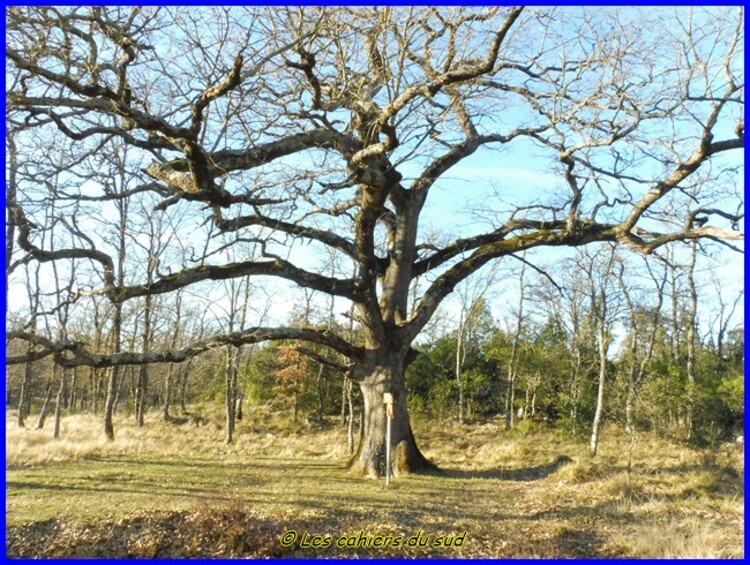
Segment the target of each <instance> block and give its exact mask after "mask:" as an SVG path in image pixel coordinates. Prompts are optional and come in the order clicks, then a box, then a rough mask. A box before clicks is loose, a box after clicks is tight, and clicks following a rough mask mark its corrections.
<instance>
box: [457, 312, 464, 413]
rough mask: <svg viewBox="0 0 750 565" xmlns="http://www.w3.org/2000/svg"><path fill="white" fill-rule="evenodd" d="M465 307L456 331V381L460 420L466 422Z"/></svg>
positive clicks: (460, 314)
mask: <svg viewBox="0 0 750 565" xmlns="http://www.w3.org/2000/svg"><path fill="white" fill-rule="evenodd" d="M463 338H464V309H463V308H461V312H460V313H459V316H458V332H457V333H456V381H457V382H458V421H459V422H460V423H461V424H463V423H464V381H463V378H462V375H461V370H462V368H463V341H464V339H463Z"/></svg>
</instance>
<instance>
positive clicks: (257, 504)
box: [6, 409, 744, 557]
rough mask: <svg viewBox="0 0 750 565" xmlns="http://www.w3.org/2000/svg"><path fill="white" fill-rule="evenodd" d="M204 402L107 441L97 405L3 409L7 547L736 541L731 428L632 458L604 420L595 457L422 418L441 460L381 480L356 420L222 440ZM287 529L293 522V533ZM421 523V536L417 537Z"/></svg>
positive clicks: (739, 480) (489, 550)
mask: <svg viewBox="0 0 750 565" xmlns="http://www.w3.org/2000/svg"><path fill="white" fill-rule="evenodd" d="M204 418H205V420H204V421H201V422H200V423H195V422H191V421H184V420H178V421H175V422H172V423H163V422H161V421H160V420H159V419H157V418H156V416H152V417H151V418H149V420H148V421H147V426H146V427H145V428H144V429H138V428H136V427H135V426H134V425H133V423H132V422H131V419H122V420H120V421H119V422H118V425H117V428H116V429H117V431H118V434H117V439H116V441H115V442H114V443H107V442H105V441H103V440H101V439H100V435H101V431H100V424H99V421H98V420H97V419H95V418H93V417H90V416H85V415H80V416H71V417H68V418H66V419H64V420H63V427H62V435H63V438H64V439H62V440H59V441H53V440H52V439H51V430H49V429H44V430H39V431H37V430H21V429H17V428H16V427H15V425H14V424H13V421H12V418H11V415H10V414H9V415H8V416H7V417H6V430H7V432H6V452H7V469H8V471H7V489H6V493H7V522H8V542H7V551H8V555H9V556H40V555H45V556H79V557H80V556H120V557H125V556H144V557H149V556H236V555H243V556H258V557H260V556H297V557H312V556H346V557H354V556H368V555H390V556H419V555H443V556H464V557H480V556H482V557H616V556H629V557H741V556H742V553H743V550H742V548H743V537H742V535H743V501H744V492H743V474H744V468H743V454H742V451H741V448H740V447H738V446H735V445H725V446H723V447H722V448H720V449H717V450H712V451H698V450H693V449H690V448H687V447H685V446H682V445H678V444H673V443H670V442H667V441H665V440H661V439H659V438H656V437H654V436H652V435H648V434H645V433H644V434H639V435H638V437H637V441H636V442H635V445H634V446H633V449H632V458H631V454H630V451H631V450H630V444H629V442H628V440H627V439H626V438H625V437H624V436H623V435H622V434H621V433H619V432H618V431H617V430H615V429H607V430H605V433H604V440H603V444H602V446H601V450H600V454H599V455H598V456H597V458H596V459H595V460H593V461H591V460H589V459H588V457H587V456H586V455H585V445H584V444H583V443H581V442H574V441H572V440H571V439H570V438H567V437H566V436H565V435H564V434H562V433H559V432H555V431H553V430H548V429H543V428H540V429H536V428H526V429H524V430H517V431H513V432H511V433H506V432H503V431H502V430H501V429H500V428H499V427H498V426H497V425H496V424H495V423H492V422H485V423H476V424H472V425H456V424H451V423H450V422H446V423H440V424H439V425H438V424H436V423H434V422H433V423H431V422H428V421H417V422H415V433H416V436H417V438H418V440H419V441H420V443H421V445H422V448H423V450H424V452H425V454H426V455H427V456H428V457H429V458H430V459H431V460H433V461H435V462H436V463H437V464H438V465H440V467H441V468H442V470H443V473H442V474H439V475H434V476H409V477H399V478H398V479H396V480H395V481H394V482H393V484H392V486H391V488H390V489H387V490H386V489H385V488H384V487H383V484H382V482H375V481H371V480H366V479H360V478H356V477H353V476H351V475H350V474H349V473H348V472H347V471H346V470H345V469H344V466H343V462H344V461H345V459H346V453H345V447H344V446H345V437H344V434H345V432H344V429H343V428H341V427H340V426H337V425H335V424H334V423H333V422H330V423H328V424H326V425H324V426H317V427H316V426H311V427H306V426H296V427H293V428H291V429H288V422H287V421H286V420H285V419H284V418H283V417H282V416H280V415H275V414H272V413H270V412H268V411H267V410H264V409H257V410H255V411H253V412H252V413H251V414H249V415H248V416H247V417H246V418H245V419H244V420H243V421H242V422H241V423H240V425H239V429H238V440H237V442H236V443H235V444H234V445H232V446H226V445H224V444H223V443H222V441H221V440H222V429H221V416H220V414H218V413H216V412H212V413H208V414H204ZM49 427H51V426H49ZM629 459H630V460H631V472H630V473H628V470H627V469H628V460H629ZM290 529H291V530H295V531H296V532H297V538H296V540H295V541H294V542H293V543H292V544H291V545H290V546H289V547H284V545H283V544H282V543H281V541H280V538H281V536H282V535H283V534H284V533H285V532H287V530H290ZM305 532H308V533H309V534H310V535H320V536H322V537H320V538H317V542H316V543H318V544H320V545H322V547H317V548H315V547H302V545H312V544H313V542H312V540H311V538H310V536H308V538H307V541H308V542H310V543H304V541H303V540H302V536H303V534H304V533H305ZM464 532H467V533H466V536H465V537H463V536H462V534H463V533H464ZM376 534H379V535H382V536H391V537H390V539H387V538H385V537H383V538H381V539H379V540H377V541H376V540H375V539H374V538H373V536H374V535H376ZM420 534H421V538H420V539H421V541H422V542H423V543H425V544H426V545H427V547H419V546H417V547H412V546H411V545H410V542H411V543H414V542H415V540H416V539H417V538H413V536H419V535H420ZM289 535H290V536H291V534H289ZM441 535H442V536H446V537H444V538H438V536H441ZM326 536H327V537H326ZM368 536H369V537H368ZM399 536H400V539H399ZM410 538H412V539H411V540H410ZM337 542H339V543H341V544H342V546H343V547H337ZM397 542H398V543H397ZM447 542H450V543H451V546H450V547H446V545H447ZM372 544H379V545H387V547H385V548H375V547H372ZM396 544H397V545H396ZM434 544H437V545H434ZM347 545H349V546H347ZM456 546H458V547H456Z"/></svg>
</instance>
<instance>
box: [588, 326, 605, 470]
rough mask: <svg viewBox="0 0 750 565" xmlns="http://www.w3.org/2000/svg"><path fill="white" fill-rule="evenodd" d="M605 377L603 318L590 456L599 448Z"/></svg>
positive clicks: (600, 332) (600, 331)
mask: <svg viewBox="0 0 750 565" xmlns="http://www.w3.org/2000/svg"><path fill="white" fill-rule="evenodd" d="M606 378H607V333H606V330H605V328H604V320H603V319H602V320H601V321H600V327H599V389H598V391H597V394H596V412H594V424H593V426H592V429H591V457H594V456H595V455H596V452H597V450H598V449H599V429H600V427H601V423H602V413H603V412H604V383H605V380H606Z"/></svg>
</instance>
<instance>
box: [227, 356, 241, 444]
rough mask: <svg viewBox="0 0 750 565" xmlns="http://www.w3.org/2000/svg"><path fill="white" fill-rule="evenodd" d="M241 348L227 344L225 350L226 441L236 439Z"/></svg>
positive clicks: (230, 441) (229, 441)
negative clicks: (238, 367) (238, 364)
mask: <svg viewBox="0 0 750 565" xmlns="http://www.w3.org/2000/svg"><path fill="white" fill-rule="evenodd" d="M238 356H239V348H235V347H234V346H232V345H229V346H227V349H226V352H225V361H226V365H225V374H224V378H225V382H224V384H225V397H226V433H225V436H224V440H225V441H226V443H228V444H229V443H232V442H233V441H234V425H235V415H236V412H235V409H236V407H237V357H238Z"/></svg>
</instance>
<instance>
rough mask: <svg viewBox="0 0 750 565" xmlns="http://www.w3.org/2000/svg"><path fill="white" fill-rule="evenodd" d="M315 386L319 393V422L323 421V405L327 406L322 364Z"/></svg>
mask: <svg viewBox="0 0 750 565" xmlns="http://www.w3.org/2000/svg"><path fill="white" fill-rule="evenodd" d="M315 386H316V387H317V391H318V409H317V415H316V417H317V419H318V422H322V421H323V405H324V404H325V390H324V389H323V365H322V364H321V365H320V367H319V368H318V376H317V378H316V380H315Z"/></svg>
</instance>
